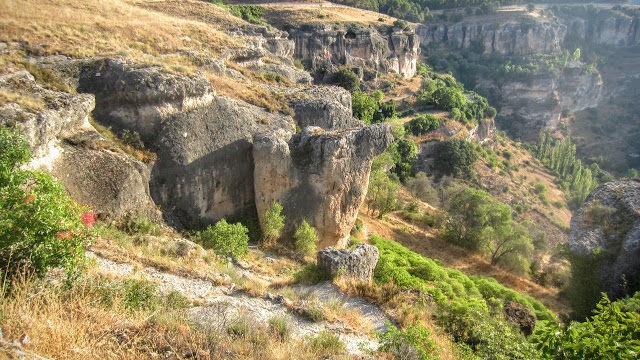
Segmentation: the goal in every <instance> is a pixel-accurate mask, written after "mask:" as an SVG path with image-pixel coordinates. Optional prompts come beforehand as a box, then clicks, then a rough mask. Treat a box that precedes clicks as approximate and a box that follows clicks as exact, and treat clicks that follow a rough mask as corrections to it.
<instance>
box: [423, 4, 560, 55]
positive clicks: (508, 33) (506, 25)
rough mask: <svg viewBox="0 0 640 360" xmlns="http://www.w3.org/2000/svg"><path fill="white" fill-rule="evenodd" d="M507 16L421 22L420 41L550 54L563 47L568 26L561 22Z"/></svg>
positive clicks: (505, 52) (507, 52) (485, 50)
mask: <svg viewBox="0 0 640 360" xmlns="http://www.w3.org/2000/svg"><path fill="white" fill-rule="evenodd" d="M504 20H505V19H495V18H493V17H492V16H483V17H477V16H475V17H471V18H469V19H468V20H464V21H461V22H458V23H454V24H440V25H420V26H418V27H417V28H416V34H417V35H418V36H419V37H420V43H421V44H423V45H428V44H430V43H432V42H435V43H438V44H444V43H447V44H449V45H450V46H453V47H455V48H458V49H462V48H468V47H470V46H472V47H473V50H474V51H476V52H479V53H484V54H490V53H493V52H497V53H500V54H503V55H526V54H549V53H553V52H557V51H560V50H561V45H562V42H563V41H564V37H565V34H566V31H567V29H566V26H565V25H564V24H562V23H561V22H559V21H556V20H549V19H547V18H541V17H532V16H530V15H527V14H520V15H518V16H514V17H512V18H509V19H508V20H507V21H504Z"/></svg>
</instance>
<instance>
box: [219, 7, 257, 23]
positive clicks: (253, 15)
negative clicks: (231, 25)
mask: <svg viewBox="0 0 640 360" xmlns="http://www.w3.org/2000/svg"><path fill="white" fill-rule="evenodd" d="M227 8H228V9H229V11H231V13H232V14H233V15H235V16H237V17H239V18H241V19H243V20H245V21H248V22H250V23H253V24H262V23H263V21H262V19H261V18H262V12H263V8H262V7H261V6H257V5H227Z"/></svg>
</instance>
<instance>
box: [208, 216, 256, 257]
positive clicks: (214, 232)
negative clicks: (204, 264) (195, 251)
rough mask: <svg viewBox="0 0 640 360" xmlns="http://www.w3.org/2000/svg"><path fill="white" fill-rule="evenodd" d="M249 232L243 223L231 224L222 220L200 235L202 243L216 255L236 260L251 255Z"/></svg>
mask: <svg viewBox="0 0 640 360" xmlns="http://www.w3.org/2000/svg"><path fill="white" fill-rule="evenodd" d="M248 232H249V230H248V229H247V228H246V227H245V226H244V225H242V224H241V223H235V224H229V223H227V220H225V219H222V220H220V221H218V222H217V223H216V224H215V225H214V226H211V225H210V226H209V227H208V228H207V229H206V230H204V231H203V232H202V233H200V242H201V243H202V246H204V247H205V248H210V249H213V250H214V251H215V252H216V254H218V255H220V256H224V257H230V258H231V259H233V260H236V259H237V258H239V257H242V256H244V255H246V254H248V253H249V246H248V243H249V236H248V235H247V233H248Z"/></svg>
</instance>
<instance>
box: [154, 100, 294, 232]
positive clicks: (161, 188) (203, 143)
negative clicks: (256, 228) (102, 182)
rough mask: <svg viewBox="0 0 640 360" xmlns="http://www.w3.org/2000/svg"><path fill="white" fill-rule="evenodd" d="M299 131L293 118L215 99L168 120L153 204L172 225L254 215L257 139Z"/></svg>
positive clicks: (161, 138)
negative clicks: (278, 131) (279, 131)
mask: <svg viewBox="0 0 640 360" xmlns="http://www.w3.org/2000/svg"><path fill="white" fill-rule="evenodd" d="M276 129H285V130H283V131H289V132H292V131H293V130H294V129H295V126H294V122H293V119H292V118H291V117H289V116H284V115H281V114H271V113H269V112H267V111H265V110H264V109H261V108H258V107H256V106H253V105H249V104H247V103H244V102H242V101H238V100H233V99H229V98H226V97H223V96H216V97H215V98H214V99H213V100H212V102H211V103H210V104H208V105H206V106H201V107H198V108H195V109H191V110H189V111H185V112H180V113H177V114H174V115H172V116H169V117H168V118H167V120H166V121H165V122H163V126H162V129H161V131H160V134H159V136H158V138H157V139H156V141H155V142H154V146H155V147H156V148H157V149H158V153H157V154H158V160H157V161H156V163H155V164H154V167H153V170H152V173H151V174H152V181H151V191H152V195H153V197H154V200H155V201H156V203H157V204H159V205H161V206H162V208H163V209H164V210H165V211H166V214H169V215H170V217H169V220H172V221H173V225H177V226H188V227H202V226H204V225H208V224H211V223H214V222H216V221H218V220H220V219H222V218H225V217H226V218H229V217H235V218H238V217H242V216H246V215H250V214H252V213H253V212H254V209H255V207H254V203H255V196H254V175H253V171H254V155H253V152H252V149H253V139H254V135H255V134H257V133H261V132H268V131H273V130H276Z"/></svg>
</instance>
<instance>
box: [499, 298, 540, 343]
mask: <svg viewBox="0 0 640 360" xmlns="http://www.w3.org/2000/svg"><path fill="white" fill-rule="evenodd" d="M502 311H503V312H504V316H505V318H506V319H507V320H509V321H511V322H512V323H514V324H515V325H517V326H518V327H519V328H520V331H521V332H522V334H524V336H529V335H531V334H533V330H534V329H535V328H536V316H535V314H534V313H533V312H532V311H531V309H530V308H528V307H526V306H524V305H522V304H519V303H516V302H512V301H507V302H506V303H505V304H504V307H503V308H502Z"/></svg>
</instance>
